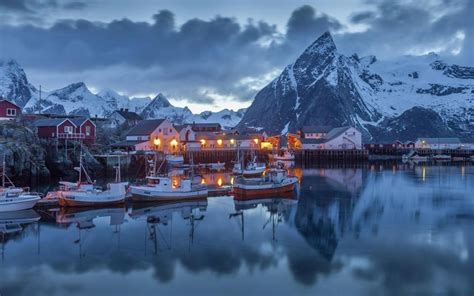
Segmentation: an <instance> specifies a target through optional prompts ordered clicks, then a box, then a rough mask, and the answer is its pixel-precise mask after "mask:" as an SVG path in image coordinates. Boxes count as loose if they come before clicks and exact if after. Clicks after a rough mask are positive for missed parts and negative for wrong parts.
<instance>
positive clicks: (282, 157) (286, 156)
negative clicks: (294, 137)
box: [273, 149, 295, 161]
mask: <svg viewBox="0 0 474 296" xmlns="http://www.w3.org/2000/svg"><path fill="white" fill-rule="evenodd" d="M273 160H275V161H293V160H295V155H294V154H293V153H291V152H290V151H288V150H287V149H285V150H283V153H282V154H276V155H273Z"/></svg>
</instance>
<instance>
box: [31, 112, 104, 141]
mask: <svg viewBox="0 0 474 296" xmlns="http://www.w3.org/2000/svg"><path fill="white" fill-rule="evenodd" d="M34 126H35V129H36V134H37V135H38V137H39V138H41V139H58V140H80V141H83V142H85V143H89V144H91V143H94V142H95V140H96V126H95V124H94V123H93V122H92V121H91V120H90V119H89V118H45V119H38V120H36V121H35V122H34Z"/></svg>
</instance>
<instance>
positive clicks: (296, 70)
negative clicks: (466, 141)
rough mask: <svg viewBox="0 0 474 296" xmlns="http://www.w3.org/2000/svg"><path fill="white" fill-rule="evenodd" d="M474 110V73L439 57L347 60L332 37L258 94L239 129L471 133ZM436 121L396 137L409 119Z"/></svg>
mask: <svg viewBox="0 0 474 296" xmlns="http://www.w3.org/2000/svg"><path fill="white" fill-rule="evenodd" d="M415 107H416V108H415ZM473 107H474V68H470V67H461V66H457V65H448V64H446V63H444V62H442V61H440V58H439V56H437V55H435V54H429V55H425V56H404V57H401V58H399V59H397V60H393V61H378V60H377V58H376V57H374V56H369V57H364V58H359V57H358V56H357V55H353V56H351V57H347V56H344V55H342V54H340V53H338V51H337V48H336V45H335V44H334V41H333V39H332V37H331V35H330V34H329V32H327V33H325V34H323V35H322V36H321V37H319V38H318V39H317V40H316V41H315V42H314V43H313V44H312V45H310V46H309V47H308V48H307V49H306V50H305V51H304V52H303V53H302V55H301V56H300V57H298V59H297V60H296V61H295V63H293V64H291V65H288V66H287V67H286V68H285V69H284V70H283V72H282V73H281V74H280V76H279V77H277V78H276V79H275V80H273V81H272V82H271V83H270V84H268V85H267V86H266V87H264V88H263V89H262V90H261V91H260V92H259V93H258V94H257V95H256V97H255V100H254V102H253V103H252V105H251V106H250V107H249V109H248V111H247V113H246V114H245V116H244V118H243V119H242V121H241V122H240V124H239V126H240V127H244V126H249V127H262V128H264V129H266V130H269V131H271V132H274V133H279V134H280V133H281V134H284V133H287V132H288V131H292V132H294V131H296V130H297V129H299V128H301V127H302V126H304V125H314V124H321V125H333V126H342V125H351V126H356V127H358V128H359V129H361V130H362V132H363V134H364V137H365V138H366V139H368V140H376V139H382V138H383V139H393V138H395V137H401V139H402V140H403V139H406V137H408V136H410V137H413V136H437V135H439V131H442V132H441V134H443V135H445V134H446V133H449V134H457V135H460V136H466V135H469V133H471V130H472V128H471V123H470V119H471V114H474V113H473V112H474V108H473ZM433 111H434V113H436V114H434V115H433V114H432V113H433ZM406 112H408V113H406ZM433 116H434V117H433ZM436 116H439V118H440V119H441V120H440V122H436V123H435V124H432V122H424V121H421V120H418V121H413V122H410V130H411V133H410V134H409V135H408V134H406V133H398V134H396V133H394V131H400V130H403V129H404V128H406V126H405V125H406V123H407V122H406V120H408V119H412V118H413V117H415V118H416V117H423V118H436ZM395 119H398V120H395ZM430 124H432V127H431V128H427V125H428V126H429V125H430ZM440 125H442V126H440ZM410 139H412V138H410Z"/></svg>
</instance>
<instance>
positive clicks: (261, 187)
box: [234, 169, 298, 196]
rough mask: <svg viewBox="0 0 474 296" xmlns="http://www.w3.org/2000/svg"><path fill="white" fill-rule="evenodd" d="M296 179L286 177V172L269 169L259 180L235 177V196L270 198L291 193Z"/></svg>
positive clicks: (296, 181)
mask: <svg viewBox="0 0 474 296" xmlns="http://www.w3.org/2000/svg"><path fill="white" fill-rule="evenodd" d="M296 183H298V178H296V177H290V176H287V172H286V170H281V169H271V170H269V171H267V173H266V174H265V176H263V177H261V178H245V177H237V178H236V179H235V180H234V194H235V195H236V196H272V195H278V194H282V193H287V192H292V191H293V190H294V189H295V185H296Z"/></svg>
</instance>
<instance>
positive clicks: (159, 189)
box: [130, 176, 208, 202]
mask: <svg viewBox="0 0 474 296" xmlns="http://www.w3.org/2000/svg"><path fill="white" fill-rule="evenodd" d="M147 180H148V184H146V185H137V186H130V188H131V193H132V200H133V201H145V202H152V201H164V200H180V199H193V198H202V197H207V194H208V189H207V187H206V186H202V185H193V184H192V182H191V179H182V180H181V182H179V184H173V182H172V180H171V179H170V178H168V177H160V176H148V177H147Z"/></svg>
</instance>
